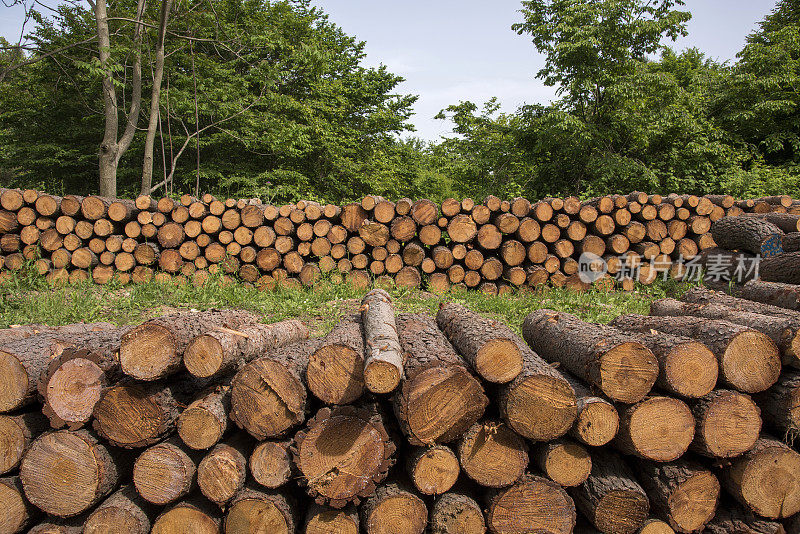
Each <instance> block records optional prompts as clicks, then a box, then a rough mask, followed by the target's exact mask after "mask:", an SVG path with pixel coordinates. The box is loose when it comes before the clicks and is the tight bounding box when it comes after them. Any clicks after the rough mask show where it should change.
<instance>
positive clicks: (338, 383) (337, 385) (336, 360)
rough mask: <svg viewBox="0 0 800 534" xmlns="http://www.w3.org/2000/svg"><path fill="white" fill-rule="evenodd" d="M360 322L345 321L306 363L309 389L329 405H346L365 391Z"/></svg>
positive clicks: (347, 319)
mask: <svg viewBox="0 0 800 534" xmlns="http://www.w3.org/2000/svg"><path fill="white" fill-rule="evenodd" d="M361 325H362V322H361V318H360V317H359V316H357V315H353V316H350V317H346V318H344V319H343V320H342V321H341V322H340V323H339V324H338V325H337V326H336V327H334V329H333V330H332V331H331V332H329V333H328V335H326V336H325V338H324V339H323V341H322V342H321V344H320V346H319V348H318V349H317V350H316V351H314V353H313V354H312V355H311V357H310V359H309V362H308V371H307V381H308V388H309V390H311V392H312V393H313V394H314V395H315V396H316V397H317V398H319V399H320V400H322V401H324V402H326V403H330V404H349V403H351V402H353V401H354V400H356V399H357V398H358V397H360V396H361V394H362V393H363V391H364V341H363V334H362V326H361Z"/></svg>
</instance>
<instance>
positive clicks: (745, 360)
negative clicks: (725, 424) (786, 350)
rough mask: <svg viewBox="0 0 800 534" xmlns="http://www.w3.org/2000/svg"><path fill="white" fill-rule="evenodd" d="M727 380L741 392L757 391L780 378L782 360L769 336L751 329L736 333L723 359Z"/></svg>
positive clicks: (722, 366)
mask: <svg viewBox="0 0 800 534" xmlns="http://www.w3.org/2000/svg"><path fill="white" fill-rule="evenodd" d="M720 366H721V369H722V372H723V375H724V376H725V379H726V380H727V381H728V383H730V384H731V385H732V386H734V387H735V388H736V389H738V390H739V391H742V392H744V393H758V392H761V391H765V390H766V389H768V388H769V387H770V386H771V385H772V384H774V383H775V382H777V381H778V377H779V376H780V372H781V359H780V354H779V351H778V348H777V347H776V346H775V344H774V343H773V342H772V340H770V338H769V337H767V336H766V335H764V334H762V333H761V332H756V331H755V330H750V331H746V332H742V333H741V334H739V335H737V336H736V337H735V338H734V339H733V340H732V341H731V342H730V343H729V344H728V346H727V348H726V349H725V352H724V354H723V355H722V357H721V359H720Z"/></svg>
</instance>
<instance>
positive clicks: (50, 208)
mask: <svg viewBox="0 0 800 534" xmlns="http://www.w3.org/2000/svg"><path fill="white" fill-rule="evenodd" d="M742 214H747V215H748V218H747V219H739V218H738V217H737V218H736V221H737V224H734V225H731V228H727V227H725V224H727V223H721V221H720V219H723V218H725V217H726V216H727V217H731V218H733V217H734V216H738V215H742ZM798 220H800V204H797V202H796V201H793V200H792V199H791V198H789V197H768V198H763V199H758V200H743V201H735V200H734V198H733V197H731V196H727V195H709V196H705V197H697V196H694V195H676V194H671V195H667V196H661V195H657V194H653V195H647V194H645V193H640V192H635V193H631V194H629V195H610V196H605V197H599V198H594V199H591V200H587V201H583V202H581V201H580V200H578V199H577V198H575V197H568V198H549V199H544V200H541V201H538V202H531V201H529V200H526V199H524V198H515V199H513V200H510V201H505V200H504V201H501V200H500V199H499V198H497V197H494V196H489V197H487V198H486V199H484V201H483V202H475V201H473V200H472V199H469V198H467V199H464V200H461V201H458V200H456V199H452V198H450V199H446V200H445V201H443V202H442V203H441V204H436V203H434V202H432V201H430V200H425V199H422V200H417V201H412V200H409V199H401V200H398V201H397V202H392V201H389V200H386V199H384V198H381V197H376V196H369V197H365V198H364V199H362V200H361V202H359V203H351V204H347V205H345V206H335V205H332V204H328V205H320V204H318V203H316V202H309V201H300V202H297V203H296V204H287V205H283V206H272V205H265V204H262V203H261V201H260V200H258V199H252V200H233V199H227V200H217V199H215V198H214V197H212V196H211V195H204V196H203V197H202V198H200V199H196V198H192V197H191V196H189V195H184V196H182V197H181V198H180V199H179V200H173V199H171V198H162V199H159V200H156V199H151V198H150V197H139V198H137V199H136V200H135V201H133V200H119V199H106V198H100V197H95V196H89V197H85V198H82V197H76V196H69V195H68V196H65V197H63V198H62V197H57V196H53V195H49V194H45V193H40V192H37V191H33V190H25V191H21V190H15V189H2V188H0V272H2V270H3V269H6V270H9V271H14V270H18V269H21V268H22V267H23V265H24V264H25V260H26V259H32V260H36V269H37V270H38V271H39V272H40V273H42V274H46V275H47V276H48V277H49V278H50V279H51V280H53V281H64V280H73V281H74V280H80V279H88V278H92V279H93V280H94V281H95V282H96V283H98V284H105V283H108V282H109V281H110V280H112V279H114V278H115V277H116V278H117V279H119V280H120V281H121V282H122V283H128V282H131V281H133V282H140V281H146V280H150V279H152V278H154V277H156V278H159V279H163V278H172V277H177V278H179V279H180V280H183V281H191V282H192V283H194V284H197V285H201V284H203V283H205V281H206V280H208V278H209V275H211V274H213V273H222V274H223V275H225V276H235V277H238V278H240V279H241V280H243V281H245V282H247V283H252V284H256V285H258V286H260V287H265V288H272V287H275V286H277V285H282V286H285V285H300V284H303V285H311V284H313V283H314V282H315V281H316V280H318V279H319V278H320V277H321V276H323V275H328V274H329V275H330V276H332V277H334V278H335V279H336V280H341V279H347V280H348V281H349V282H351V283H352V284H354V285H356V286H357V287H366V286H367V285H368V284H369V282H370V280H371V279H378V280H379V281H386V280H393V281H394V282H395V283H396V284H398V285H401V286H411V287H418V286H421V285H425V286H426V287H428V288H429V289H430V290H433V291H436V292H443V291H445V290H447V288H449V287H450V286H453V285H456V286H461V287H467V288H479V289H481V290H483V291H485V292H487V293H498V292H504V291H506V290H507V289H509V288H512V287H529V286H538V285H541V284H546V283H550V284H552V285H554V286H558V287H561V286H565V285H566V286H569V287H572V288H575V289H585V288H587V287H588V285H589V284H588V283H586V282H584V281H583V280H582V279H581V277H580V276H579V275H578V272H579V269H580V263H579V259H580V258H581V255H583V254H584V253H586V254H590V255H594V256H596V257H598V258H603V259H605V268H604V270H603V272H602V273H601V274H604V276H599V279H597V280H595V281H594V284H596V285H599V286H601V287H603V288H611V287H613V286H614V285H620V286H621V287H623V288H624V289H631V288H632V287H633V283H634V280H635V281H639V282H641V283H644V284H649V283H652V282H653V281H654V280H655V279H656V278H657V277H658V276H659V275H660V274H664V273H667V272H669V273H670V274H671V275H672V276H673V277H675V278H680V277H682V276H683V275H684V274H685V269H684V267H683V266H682V263H681V262H679V261H678V260H679V259H681V258H682V259H683V261H684V262H685V261H690V260H692V259H694V258H699V257H700V254H701V253H702V252H703V251H705V250H708V249H713V248H714V247H715V246H716V245H717V244H719V245H720V246H723V247H726V248H731V249H734V248H735V249H742V250H747V251H748V252H747V253H748V254H751V253H758V252H769V253H772V252H775V251H776V250H778V248H779V247H783V248H782V250H787V251H790V250H798V248H800V239H797V237H798V236H799V235H800V234H798V233H797V231H798V228H797V226H798ZM740 221H746V222H748V224H747V225H745V226H746V227H744V228H740V226H742V225H740V224H738V222H740ZM715 223H721V224H719V229H720V231H718V232H717V234H716V237H717V238H718V239H723V241H722V242H721V243H716V242H715V235H714V234H713V233H712V224H715ZM722 230H725V231H722ZM776 230H777V231H778V232H780V233H781V234H783V233H785V232H790V233H788V234H786V236H785V237H783V238H779V237H776V236H777V232H776ZM720 236H724V238H721V237H720ZM762 248H763V250H762ZM791 254H795V253H794V252H792V253H791ZM796 254H800V252H797V253H796ZM594 256H591V257H594ZM793 257H794V256H788V257H786V258H784V259H777V258H776V259H775V260H774V261H775V262H776V263H775V265H773V266H772V267H771V268H770V269H768V271H769V272H771V273H778V274H775V275H774V276H776V277H783V278H785V277H786V276H789V275H788V274H786V273H788V272H789V271H791V272H794V270H795V269H794V265H795V264H796V262H793V260H792V258H793ZM784 260H787V261H788V263H787V261H784ZM798 272H800V271H798ZM784 275H786V276H784ZM795 275H796V273H795V274H793V275H791V276H795ZM584 279H585V277H584Z"/></svg>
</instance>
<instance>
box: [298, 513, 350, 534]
mask: <svg viewBox="0 0 800 534" xmlns="http://www.w3.org/2000/svg"><path fill="white" fill-rule="evenodd" d="M358 533H359V529H358V515H356V513H355V510H354V509H353V510H347V509H345V510H335V509H331V508H319V509H317V510H314V511H312V512H310V515H309V517H308V521H307V523H306V530H305V534H358Z"/></svg>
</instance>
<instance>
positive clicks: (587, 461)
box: [538, 440, 592, 487]
mask: <svg viewBox="0 0 800 534" xmlns="http://www.w3.org/2000/svg"><path fill="white" fill-rule="evenodd" d="M540 447H541V450H540V451H539V454H538V462H539V466H540V467H541V468H542V471H544V473H545V474H546V475H547V476H548V477H549V478H550V480H552V481H553V482H555V483H556V484H560V485H562V486H564V487H571V486H577V485H579V484H583V482H584V481H585V480H586V479H587V478H589V473H591V472H592V457H591V456H590V455H589V452H588V451H587V450H586V448H585V447H583V446H581V445H578V444H577V443H572V442H569V441H565V440H560V441H558V442H554V443H551V444H543V445H541V446H540Z"/></svg>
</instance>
